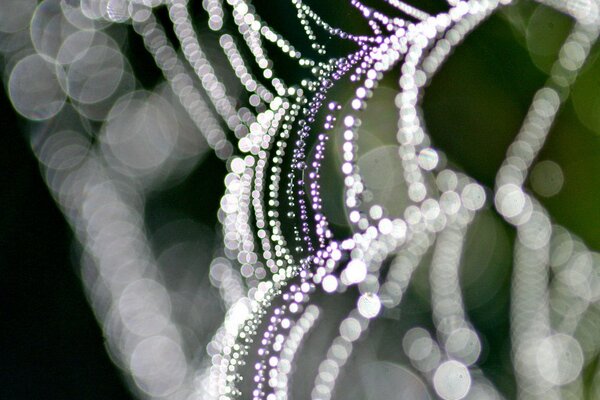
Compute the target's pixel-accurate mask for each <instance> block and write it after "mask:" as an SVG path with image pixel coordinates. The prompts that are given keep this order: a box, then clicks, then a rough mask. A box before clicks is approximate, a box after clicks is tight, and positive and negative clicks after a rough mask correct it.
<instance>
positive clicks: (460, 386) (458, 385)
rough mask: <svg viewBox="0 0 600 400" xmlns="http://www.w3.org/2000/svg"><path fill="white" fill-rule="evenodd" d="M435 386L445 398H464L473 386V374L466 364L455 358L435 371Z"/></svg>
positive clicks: (448, 399) (445, 399)
mask: <svg viewBox="0 0 600 400" xmlns="http://www.w3.org/2000/svg"><path fill="white" fill-rule="evenodd" d="M433 387H434V388H435V391H436V393H437V394H438V395H439V396H440V397H441V398H442V399H444V400H459V399H462V398H464V397H465V396H466V395H467V393H469V389H470V388H471V374H470V373H469V370H468V369H467V367H465V365H464V364H462V363H460V362H458V361H455V360H450V361H446V362H444V363H442V364H441V365H440V366H439V367H438V368H437V370H436V371H435V374H434V375H433Z"/></svg>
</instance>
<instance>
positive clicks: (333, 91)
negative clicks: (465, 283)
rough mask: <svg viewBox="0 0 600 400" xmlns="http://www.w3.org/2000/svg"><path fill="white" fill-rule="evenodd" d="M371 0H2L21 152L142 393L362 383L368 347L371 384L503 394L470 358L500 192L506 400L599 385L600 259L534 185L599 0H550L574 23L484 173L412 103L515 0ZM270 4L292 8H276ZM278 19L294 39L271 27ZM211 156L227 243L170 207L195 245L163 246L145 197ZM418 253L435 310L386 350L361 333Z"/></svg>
mask: <svg viewBox="0 0 600 400" xmlns="http://www.w3.org/2000/svg"><path fill="white" fill-rule="evenodd" d="M12 3H14V4H12ZM373 3H374V5H366V4H363V3H362V2H360V1H357V0H350V1H348V2H347V4H346V3H344V6H343V7H344V9H347V10H348V12H349V13H350V15H354V17H352V18H354V19H356V20H360V22H361V23H362V24H363V25H364V26H363V27H362V28H364V29H363V31H362V32H361V33H353V30H351V29H347V30H344V29H342V28H341V27H337V26H333V25H331V24H330V23H329V22H328V18H326V17H325V16H324V15H325V14H328V12H329V13H330V11H325V10H321V9H325V8H327V5H324V4H314V6H313V7H314V9H313V8H311V7H310V6H309V5H308V4H307V3H305V2H302V1H300V0H291V1H289V2H285V7H284V6H282V5H280V4H277V5H275V4H273V5H271V4H263V3H262V2H256V4H252V3H251V2H250V1H247V0H228V1H227V2H223V1H221V0H204V1H202V2H201V4H200V2H189V3H188V2H187V1H184V0H167V1H161V0H156V1H154V0H82V1H67V0H45V1H43V2H41V3H39V4H37V3H36V2H35V1H18V2H17V1H12V2H11V4H12V5H13V6H14V7H13V10H14V11H12V14H11V17H12V18H11V19H8V18H2V19H0V21H1V27H2V32H4V34H5V35H7V36H10V38H11V44H10V45H7V44H4V45H3V52H4V54H5V60H6V61H5V64H6V70H7V71H10V75H9V76H8V79H7V81H8V83H7V86H8V91H9V95H10V97H11V100H12V102H13V105H14V106H15V109H16V110H17V111H19V112H20V113H21V114H22V115H23V116H25V117H27V118H29V119H30V120H32V121H39V123H37V124H34V125H32V128H31V135H30V136H31V143H32V148H33V149H34V152H35V153H36V156H37V157H38V159H39V161H40V165H41V167H42V173H43V174H44V176H45V178H46V182H47V183H48V187H49V188H50V190H51V191H52V193H53V195H54V196H55V198H56V201H57V202H58V204H59V205H60V207H61V209H62V210H63V212H64V214H65V217H66V218H67V220H68V221H69V223H70V224H71V226H72V227H73V230H74V232H75V234H76V238H77V241H78V242H79V245H80V249H81V250H80V252H81V266H82V271H83V273H82V276H83V283H84V285H85V287H86V290H87V294H88V296H89V300H90V303H91V304H92V306H93V309H94V311H95V313H96V316H97V318H98V320H99V321H100V323H101V324H102V327H103V330H104V333H105V336H106V337H107V339H108V346H109V351H110V352H111V354H112V355H113V359H114V361H115V363H116V364H117V365H118V366H120V367H121V368H122V369H123V370H124V371H125V373H126V374H127V376H128V377H129V379H130V380H131V383H132V388H134V390H136V391H137V392H138V393H139V395H140V397H147V398H174V399H178V398H198V399H213V398H214V399H229V398H253V399H267V400H273V399H287V398H288V397H298V398H308V397H309V396H310V397H311V398H312V399H329V398H331V397H335V396H336V393H338V395H339V396H340V397H349V396H353V394H352V393H353V392H352V391H351V390H350V389H348V388H346V387H345V386H346V385H347V384H351V383H352V382H351V381H349V380H348V379H349V378H347V377H352V376H354V375H353V374H357V373H359V372H360V371H359V372H357V370H358V369H360V367H357V366H356V365H355V364H360V363H357V362H356V361H355V358H358V359H360V360H364V359H366V360H370V362H371V363H370V364H367V368H365V369H364V370H362V372H360V373H361V374H362V375H363V376H366V377H367V378H364V379H366V383H364V387H365V391H367V392H368V393H369V395H370V396H379V397H373V398H392V397H393V396H397V394H398V392H402V393H404V395H405V396H406V397H407V398H432V397H433V396H437V397H439V398H442V399H447V400H450V399H461V398H472V399H500V398H503V394H502V391H501V390H499V389H498V388H497V387H496V386H495V382H493V380H491V379H489V378H488V377H486V374H485V371H484V370H483V369H482V368H480V367H479V366H478V361H479V360H480V359H481V353H482V349H483V348H484V343H483V342H482V338H481V334H480V333H479V332H478V331H477V329H476V327H475V326H474V324H473V323H472V322H471V321H470V318H469V313H468V312H467V310H466V308H465V300H464V299H463V289H462V288H461V284H460V282H461V278H460V275H461V266H462V265H463V263H464V262H463V261H464V260H463V258H464V248H465V246H466V241H467V235H468V234H469V231H470V230H472V229H473V225H474V223H475V222H474V221H475V220H476V218H479V216H480V215H481V214H483V213H486V212H489V208H490V207H493V208H494V210H495V212H497V213H498V215H500V216H501V217H502V218H503V219H504V221H505V222H506V223H508V224H509V225H511V226H512V227H513V228H514V230H515V231H516V239H515V243H514V257H513V260H514V263H513V267H512V276H511V282H512V283H511V290H510V291H511V293H510V304H511V305H510V337H511V346H512V348H511V357H512V365H513V368H514V374H515V381H516V395H517V398H520V399H529V398H543V399H562V398H583V395H584V392H586V391H587V392H588V393H596V395H598V393H600V392H599V391H600V385H599V384H598V383H596V382H593V383H592V384H589V383H586V382H585V378H584V370H585V368H586V366H588V365H590V363H591V362H592V361H593V360H594V359H595V358H596V357H597V355H598V353H599V350H600V349H599V346H600V343H598V341H597V339H595V338H594V336H595V334H594V332H595V328H594V327H595V326H597V323H598V317H597V314H598V312H597V304H598V299H600V276H599V275H598V263H599V258H598V256H597V253H594V252H593V251H591V250H590V249H588V248H587V247H586V246H585V245H584V244H583V243H582V242H581V241H580V240H579V239H578V238H577V237H575V236H574V235H573V234H571V233H569V231H568V230H566V229H565V228H563V227H561V226H559V225H557V224H555V223H554V222H553V220H552V217H551V215H550V214H549V212H548V211H547V210H546V209H545V208H544V207H543V206H542V204H541V203H540V202H539V200H538V199H537V198H536V196H534V194H533V193H532V192H531V191H530V190H529V189H527V188H526V186H525V183H526V181H527V179H528V177H530V176H531V174H532V173H533V172H532V171H531V170H532V167H533V166H534V164H535V160H536V159H537V157H538V155H539V153H540V151H541V149H542V148H543V146H544V144H545V142H546V139H547V137H548V133H549V131H550V128H551V127H552V125H553V123H554V121H555V119H556V116H557V113H558V112H559V110H560V109H561V105H562V104H563V103H564V102H565V100H566V99H567V98H568V95H569V90H570V87H571V85H572V84H573V82H574V81H575V79H576V77H577V76H578V75H579V73H580V71H581V69H582V67H583V66H584V64H585V62H586V60H587V58H588V55H589V54H590V50H591V48H592V46H593V45H594V43H595V42H596V40H597V37H598V29H599V27H600V22H599V14H598V13H599V10H598V4H597V3H596V2H594V1H591V0H590V1H583V0H580V1H551V0H544V1H540V3H542V4H544V5H545V6H548V7H551V8H553V9H555V10H557V11H559V12H560V13H563V14H565V15H567V16H568V17H569V18H570V19H571V20H572V21H573V23H572V26H571V27H570V31H569V32H568V36H567V38H566V40H565V41H564V43H563V44H562V45H561V48H560V51H559V55H558V58H557V59H556V60H554V61H553V63H552V67H551V69H550V73H549V76H548V79H547V81H546V83H545V84H544V85H543V86H542V87H541V88H540V89H539V90H538V91H537V92H536V93H535V95H534V97H533V100H532V102H531V106H530V108H529V110H528V112H527V115H526V117H525V119H524V121H523V124H522V126H521V129H520V131H519V132H518V134H517V136H516V137H515V138H514V140H513V142H512V144H511V145H510V146H509V148H508V150H507V152H506V157H505V159H504V161H503V163H502V165H501V167H500V168H499V169H498V171H497V175H496V179H495V182H494V186H493V187H484V186H483V185H482V184H480V183H478V182H477V181H476V180H475V179H473V178H471V177H470V176H468V175H467V174H465V173H464V172H461V171H460V170H459V169H458V168H454V167H453V166H451V165H450V164H448V163H447V162H445V159H446V158H445V155H444V154H443V152H442V151H441V150H439V149H437V148H436V147H435V143H434V142H433V141H432V140H431V138H430V136H429V134H428V130H427V127H426V123H425V118H424V117H423V114H422V110H421V105H420V103H421V101H422V98H423V93H424V91H425V88H426V87H427V84H428V83H429V82H430V81H431V79H433V77H434V76H435V75H436V73H437V72H438V71H439V69H440V67H441V66H442V65H443V64H444V62H445V61H446V60H447V58H448V57H449V56H450V54H451V53H452V51H453V49H454V48H456V47H457V46H460V44H461V42H462V41H463V40H464V39H465V38H466V37H467V36H468V35H469V33H471V32H472V31H473V30H474V29H475V28H477V27H478V26H479V25H480V24H481V23H482V22H484V21H485V20H486V19H487V18H488V17H489V16H490V15H492V14H493V13H495V12H497V11H498V10H499V9H500V8H501V7H503V6H506V5H508V4H510V1H504V2H500V1H492V0H490V1H486V0H472V1H450V0H449V1H448V3H447V4H445V5H444V8H443V10H442V11H435V12H432V11H428V12H426V11H423V10H421V9H419V8H418V7H417V6H413V5H411V4H408V3H406V2H403V1H398V0H385V1H381V2H373ZM200 6H201V8H202V10H200ZM271 6H272V7H281V8H282V9H283V8H285V9H286V10H287V11H285V13H288V14H289V15H287V17H286V19H285V20H283V21H281V20H279V21H275V20H274V21H273V23H272V24H271V23H269V22H270V21H269V18H268V17H266V16H265V15H270V14H269V10H268V9H267V8H268V7H271ZM286 7H287V8H286ZM317 9H318V11H316V10H317ZM352 13H354V14H352ZM322 14H323V15H322ZM6 15H8V14H6ZM197 15H202V17H198V18H196V16H197ZM196 19H198V20H202V21H203V22H202V23H200V22H198V21H196ZM288 23H289V24H290V25H291V24H297V27H299V28H300V32H301V34H300V35H297V34H295V35H287V34H280V33H279V31H281V32H283V31H286V30H287V27H286V25H288ZM350 25H351V24H350ZM124 26H131V28H132V29H133V31H135V33H136V34H137V35H139V37H140V38H141V40H142V42H143V45H144V46H145V48H146V50H147V53H148V54H149V55H150V57H151V59H152V63H153V64H154V65H155V66H156V67H158V71H159V72H160V74H161V75H162V77H163V78H164V79H162V80H161V81H160V83H159V84H158V85H156V87H155V88H154V89H153V90H145V89H141V85H140V84H139V81H138V78H137V77H136V75H137V74H140V72H139V71H140V69H139V67H138V69H137V70H136V68H134V67H133V66H132V64H133V63H130V62H129V60H128V59H127V58H126V57H125V55H124V54H125V48H126V46H127V43H129V42H127V40H125V35H126V34H125V33H124V32H126V30H125V28H124ZM357 30H359V29H357ZM132 43H133V42H132ZM145 68H154V66H145ZM390 77H391V78H390ZM386 80H387V81H389V80H394V84H395V85H396V89H397V90H396V91H390V90H388V91H387V92H386V89H385V86H384V85H383V82H387V81H386ZM382 93H383V94H382ZM386 93H387V94H386ZM381 104H386V106H382V105H381ZM381 107H387V108H381ZM380 110H385V111H386V112H385V113H381V111H380ZM390 110H393V116H392V118H391V122H389V121H388V122H386V121H385V118H388V117H389V115H390V114H391V112H390ZM384 114H385V115H384ZM373 120H376V121H377V122H379V123H380V124H379V125H377V124H373V122H372V121H373ZM386 124H387V125H386ZM382 127H384V128H382ZM373 138H379V139H380V140H381V141H383V142H384V143H385V145H384V146H375V147H373V148H371V147H369V146H371V145H370V144H369V143H370V142H369V140H374V139H373ZM379 139H378V140H379ZM209 151H211V152H214V154H216V156H217V157H219V158H220V159H222V160H223V161H224V162H225V165H226V167H227V173H226V176H225V180H224V181H225V187H224V192H223V193H222V197H221V199H220V202H219V204H220V207H219V209H218V212H217V219H218V224H219V229H218V230H219V232H218V233H217V234H216V239H215V240H214V241H215V242H217V243H218V245H216V246H215V245H214V244H212V243H211V241H212V239H209V238H212V236H214V235H213V234H212V233H209V232H207V230H206V229H204V230H203V228H199V227H198V226H196V225H193V224H189V223H187V222H185V221H183V222H181V221H179V222H176V223H173V224H170V225H167V226H165V227H164V228H163V229H162V230H161V233H160V235H162V236H164V237H165V238H172V237H177V238H184V239H185V240H184V239H182V241H181V242H179V243H177V244H176V245H172V246H171V247H169V248H168V249H167V250H168V251H164V252H163V253H161V256H160V257H157V256H156V255H155V252H156V249H155V248H153V244H152V241H153V240H154V238H151V237H149V234H148V227H147V222H146V219H145V213H146V210H147V208H148V202H149V199H150V198H151V196H152V193H154V192H156V191H160V190H163V189H164V187H165V186H166V185H168V184H169V183H170V182H173V181H178V180H181V179H183V178H184V177H185V176H187V175H188V174H189V173H190V172H191V171H192V170H193V169H194V168H195V166H196V165H197V163H198V162H200V160H201V159H202V158H203V157H205V154H206V153H207V152H209ZM548 168H553V166H551V165H550V166H548ZM333 170H335V171H336V174H337V178H336V179H337V180H334V181H331V180H329V178H327V177H326V175H327V174H331V171H333ZM534 171H535V170H534ZM327 176H328V175H327ZM331 182H335V183H336V186H337V188H338V189H339V188H341V189H340V190H342V193H341V196H340V198H339V199H336V198H333V200H332V196H330V191H334V190H337V189H335V188H330V187H329V186H328V184H330V183H331ZM205 190H207V191H215V190H216V188H215V187H210V186H209V185H207V187H206V188H205ZM546 190H550V191H552V190H553V189H552V188H546ZM542 191H543V189H542ZM328 197H329V198H328ZM338 200H340V201H339V202H338ZM336 218H338V219H339V218H342V222H338V221H337V220H336ZM340 224H342V225H343V224H346V225H347V226H346V228H345V229H338V228H336V227H335V226H336V225H340ZM160 235H159V236H160ZM168 240H171V239H168ZM168 240H167V241H168ZM179 254H185V257H188V258H190V260H189V262H188V264H189V265H192V264H194V263H195V264H196V267H195V268H199V267H198V265H199V264H201V263H202V261H200V260H203V259H204V260H206V259H207V258H210V259H211V261H210V265H207V266H206V270H207V271H208V274H207V275H208V279H205V278H203V277H198V274H197V273H189V271H188V272H185V271H184V272H182V273H180V274H179V275H178V274H177V273H173V272H172V271H171V272H168V271H165V269H164V268H163V266H164V265H165V264H168V265H170V264H177V262H174V261H173V260H177V259H178V258H180V256H179ZM419 271H425V272H424V273H425V274H426V279H427V280H428V288H427V289H426V291H427V296H428V297H429V298H430V304H431V306H430V309H431V310H430V311H431V320H432V322H433V324H432V328H433V329H428V328H427V326H426V324H419V323H417V322H413V321H410V320H403V323H404V324H406V325H405V326H406V327H407V329H406V330H405V332H404V333H403V334H402V335H399V337H398V338H397V342H398V343H400V342H401V346H400V347H401V350H400V352H402V355H401V357H400V359H401V361H399V362H397V363H392V362H381V361H378V362H374V361H373V359H372V357H371V356H364V354H365V351H364V350H363V348H364V346H363V343H364V342H365V340H368V339H367V337H368V335H369V334H370V333H371V332H372V331H373V330H377V329H378V328H377V326H376V325H377V324H378V323H380V321H381V319H382V317H383V316H390V315H395V314H394V312H395V310H396V311H397V310H398V309H403V307H405V306H406V305H405V302H403V298H405V297H406V296H408V295H409V294H407V293H408V290H409V285H411V283H412V282H413V281H414V280H415V279H416V278H415V275H417V274H418V273H419ZM169 274H173V275H169ZM172 276H175V277H176V278H172ZM173 279H175V281H173ZM214 289H216V290H214ZM216 292H218V298H215V296H213V294H214V293H216ZM402 318H403V317H401V319H402ZM420 325H423V326H420ZM379 331H381V329H380V330H379ZM379 331H378V332H379ZM590 332H591V333H590ZM590 335H591V336H592V337H591V338H590ZM369 357H371V358H369ZM345 374H346V375H345ZM345 376H346V378H345ZM344 379H346V380H344ZM596 381H597V379H596ZM340 382H345V384H344V385H342V384H341V383H340ZM390 382H392V383H390ZM586 385H587V386H586ZM296 386H298V387H296ZM351 386H352V385H351ZM588 386H589V387H591V389H590V388H588ZM349 390H350V391H349ZM292 393H294V394H295V396H292ZM355 396H356V395H355ZM591 396H592V397H593V394H591Z"/></svg>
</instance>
